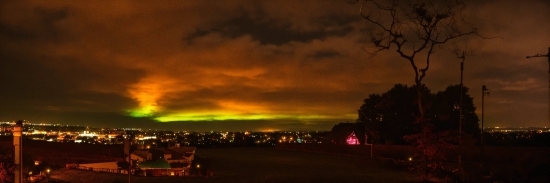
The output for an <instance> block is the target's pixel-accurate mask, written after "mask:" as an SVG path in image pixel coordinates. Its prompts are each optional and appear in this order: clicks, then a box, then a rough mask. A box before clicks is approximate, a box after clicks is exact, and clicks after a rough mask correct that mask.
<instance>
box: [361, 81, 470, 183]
mask: <svg viewBox="0 0 550 183" xmlns="http://www.w3.org/2000/svg"><path fill="white" fill-rule="evenodd" d="M420 88H421V91H422V92H423V94H422V95H424V96H425V97H424V99H425V100H424V101H423V102H424V103H425V104H428V105H430V107H429V109H430V110H427V111H426V119H425V120H426V121H429V123H425V124H424V125H421V126H420V127H421V128H422V129H420V128H419V126H418V125H416V123H415V121H416V118H415V117H416V116H417V115H418V112H417V110H416V106H415V102H414V101H415V99H416V97H415V96H417V94H416V92H417V91H418V89H417V87H416V86H412V87H407V86H406V85H402V84H397V85H395V86H394V87H393V88H392V89H390V90H389V91H387V92H385V93H383V94H381V95H380V94H370V95H369V97H368V98H367V99H365V100H364V103H363V105H362V106H361V107H360V108H359V110H358V113H359V118H358V119H357V122H358V123H364V124H365V126H366V127H365V128H366V131H367V134H368V135H369V138H370V139H371V143H388V142H390V143H395V144H405V143H411V144H415V145H417V146H418V148H419V149H421V151H419V153H418V156H419V157H421V158H422V159H423V160H424V161H422V163H421V164H418V165H417V166H415V167H414V168H415V169H418V170H422V171H424V172H425V175H427V174H428V173H429V172H432V173H433V174H439V175H449V174H452V173H451V172H450V171H449V170H450V169H452V167H448V166H446V165H445V164H443V163H442V162H444V161H447V160H448V156H449V154H452V153H451V152H452V151H453V150H454V149H455V148H456V147H455V145H456V144H457V138H456V137H457V133H458V124H459V121H460V118H459V116H460V111H459V109H460V105H459V104H460V85H452V86H449V87H447V88H446V89H445V90H444V91H440V92H437V93H436V94H432V93H430V90H429V89H428V88H427V87H425V86H421V87H420ZM462 92H463V93H462V94H463V106H464V109H463V116H464V117H463V119H464V120H463V132H464V133H465V134H470V136H475V137H476V138H475V139H478V138H477V137H478V134H479V130H480V129H479V123H478V122H479V120H478V117H477V114H476V113H475V109H476V108H475V106H474V104H473V98H472V97H470V96H469V95H468V88H466V87H463V89H462ZM426 178H427V177H426Z"/></svg>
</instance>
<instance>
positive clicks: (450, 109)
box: [430, 85, 480, 139]
mask: <svg viewBox="0 0 550 183" xmlns="http://www.w3.org/2000/svg"><path fill="white" fill-rule="evenodd" d="M468 90H469V89H468V88H467V87H463V89H462V96H463V99H462V103H463V104H462V105H463V111H462V116H463V118H462V119H463V121H462V133H463V134H464V135H468V136H471V137H472V138H473V139H479V134H480V128H479V118H478V117H477V114H476V113H475V111H476V107H475V106H474V99H473V98H472V97H471V96H470V95H469V94H468ZM430 111H431V112H430V113H431V114H430V115H433V124H434V125H435V129H434V130H435V131H438V132H439V131H444V130H455V132H453V133H458V132H456V129H457V127H458V125H459V123H460V118H459V116H460V85H451V86H448V87H447V88H446V89H445V91H441V92H438V93H437V94H436V95H435V100H434V102H433V107H432V109H431V110H430Z"/></svg>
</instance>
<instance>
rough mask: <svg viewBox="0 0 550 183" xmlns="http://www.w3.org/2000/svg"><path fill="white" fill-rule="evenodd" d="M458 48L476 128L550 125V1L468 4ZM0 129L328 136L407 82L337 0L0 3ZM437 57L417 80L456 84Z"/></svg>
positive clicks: (390, 55) (455, 74) (350, 8)
mask: <svg viewBox="0 0 550 183" xmlns="http://www.w3.org/2000/svg"><path fill="white" fill-rule="evenodd" d="M468 3H470V5H469V6H467V7H466V9H465V10H464V14H465V16H466V17H467V18H469V20H470V21H471V23H472V24H473V25H474V26H476V27H478V29H479V31H480V32H482V33H483V34H486V35H491V36H498V37H500V38H498V39H490V40H484V39H479V38H476V37H475V36H471V37H467V38H465V39H464V44H466V45H468V48H469V49H472V50H474V51H475V54H474V55H473V56H471V57H468V58H467V59H466V60H465V70H464V84H465V86H466V87H468V88H470V92H469V94H470V96H472V97H473V98H474V102H475V105H476V107H477V113H478V116H481V86H482V85H486V86H487V87H488V88H489V89H490V92H491V94H490V96H489V97H488V98H486V100H485V115H484V116H485V118H484V119H485V120H484V121H485V126H509V127H512V126H513V127H520V126H522V127H530V126H537V127H545V126H548V127H550V122H549V119H548V115H549V109H548V107H549V106H548V105H549V104H548V100H549V99H548V97H549V91H548V90H549V86H548V82H549V81H548V79H549V78H548V70H547V67H548V64H549V63H547V58H531V59H526V58H525V56H528V55H535V54H546V53H547V51H548V47H550V34H549V33H548V32H550V23H548V21H547V19H548V17H550V13H549V11H548V9H550V3H548V2H546V1H536V0H532V1H521V2H518V1H512V0H508V1H489V0H487V1H477V2H468ZM0 4H1V6H0V49H1V50H0V58H1V59H2V62H1V64H0V81H1V84H2V89H1V90H0V97H1V98H0V99H1V101H2V102H1V107H0V108H1V112H0V121H12V120H18V119H26V120H30V121H32V122H37V123H40V122H43V123H61V124H75V125H76V124H78V125H85V126H98V127H102V126H104V127H143V128H176V129H178V130H180V129H181V130H184V129H187V130H197V131H209V130H235V131H236V130H308V129H309V130H330V128H331V127H332V126H333V125H335V124H337V123H340V122H355V120H356V119H357V110H358V109H359V107H360V106H361V104H362V102H363V100H364V99H365V98H367V97H368V95H369V94H372V93H383V92H385V91H387V90H389V89H390V88H391V87H393V85H395V84H397V83H402V84H406V85H409V86H410V85H412V84H413V83H414V82H413V81H414V80H413V76H414V73H413V71H412V68H411V67H410V65H409V64H408V63H407V61H405V60H403V59H402V58H400V57H399V56H398V55H397V54H396V53H395V52H394V51H391V50H389V51H386V52H381V53H380V54H378V55H377V56H376V57H373V58H370V59H369V54H368V53H366V52H365V51H364V50H363V48H364V47H365V46H368V44H369V42H368V41H367V40H368V39H367V36H368V35H367V34H366V32H365V29H366V28H367V27H368V24H367V23H366V22H365V20H363V19H362V18H361V17H360V16H359V6H360V4H348V3H346V1H338V0H334V1H331V0H327V1H259V2H258V1H246V2H243V1H223V2H203V1H161V2H154V3H153V2H148V1H145V2H140V1H137V2H136V1H116V2H114V1H92V2H88V3H78V2H73V1H56V2H35V1H13V2H12V1H8V2H1V3H0ZM459 69H460V60H459V59H457V58H456V56H454V55H453V54H452V53H450V52H446V51H444V50H440V51H438V52H436V55H435V56H434V60H433V61H432V65H431V66H430V70H429V71H428V72H427V76H426V78H425V79H424V83H425V84H426V85H427V86H428V87H429V88H430V89H431V91H432V92H434V93H435V92H437V91H443V90H444V89H445V88H446V87H447V86H449V85H455V84H459V82H460V70H459Z"/></svg>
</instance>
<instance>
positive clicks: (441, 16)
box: [352, 0, 478, 180]
mask: <svg viewBox="0 0 550 183" xmlns="http://www.w3.org/2000/svg"><path fill="white" fill-rule="evenodd" d="M359 1H361V2H362V4H361V8H360V12H361V16H362V17H363V19H365V20H366V21H367V22H368V24H369V26H370V27H368V29H367V32H366V33H367V36H368V39H369V40H370V41H371V43H372V47H370V48H366V51H367V52H369V53H370V54H371V55H372V56H375V55H376V54H377V53H378V52H380V51H383V50H390V49H392V50H395V51H396V52H397V54H398V55H399V56H400V57H402V58H403V59H404V60H406V61H407V62H408V63H409V64H410V65H411V68H412V70H413V72H414V84H415V85H416V86H422V80H423V79H424V77H425V76H426V73H427V71H428V69H429V68H430V62H431V58H432V56H433V54H434V53H435V52H436V51H437V50H438V49H440V48H441V47H442V46H444V45H445V44H446V43H447V42H449V41H451V40H455V39H457V38H460V37H464V36H467V35H478V33H477V30H476V28H473V27H472V26H470V25H468V24H467V23H466V22H465V21H464V17H463V16H462V13H461V11H462V9H463V8H464V7H465V5H464V4H463V3H462V2H460V1H454V0H453V1H430V0H393V1H375V0H354V1H352V2H353V3H358V2H359ZM424 97H425V96H424V95H423V92H421V88H420V87H417V98H416V99H417V102H416V105H417V106H418V113H419V115H418V116H417V118H416V121H415V122H416V123H417V124H418V125H419V126H421V129H422V132H421V133H419V134H418V135H419V136H416V137H418V138H419V139H418V140H422V139H426V138H423V137H421V136H422V135H423V134H425V135H428V134H429V133H431V132H432V130H433V128H434V125H433V124H430V122H429V120H426V118H425V114H426V111H427V107H428V105H426V104H425V103H424V101H425V99H424ZM424 130H426V131H424ZM430 136H431V135H430ZM416 142H418V141H416ZM430 142H431V141H426V142H423V143H430ZM417 145H418V144H417ZM418 147H419V148H422V147H425V146H420V145H419V146H418ZM419 151H421V152H422V151H423V150H422V149H419ZM423 156H428V154H423ZM426 164H427V163H426ZM425 169H428V167H425ZM427 178H428V174H427V173H426V174H423V176H422V179H423V180H426V179H427Z"/></svg>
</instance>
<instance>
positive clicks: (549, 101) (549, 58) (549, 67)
mask: <svg viewBox="0 0 550 183" xmlns="http://www.w3.org/2000/svg"><path fill="white" fill-rule="evenodd" d="M533 57H548V89H549V92H548V94H549V95H548V121H549V122H550V47H548V53H547V54H546V55H543V54H536V55H533V56H526V57H525V58H533Z"/></svg>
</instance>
